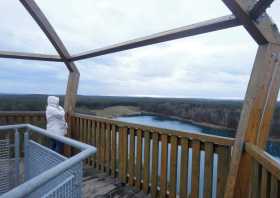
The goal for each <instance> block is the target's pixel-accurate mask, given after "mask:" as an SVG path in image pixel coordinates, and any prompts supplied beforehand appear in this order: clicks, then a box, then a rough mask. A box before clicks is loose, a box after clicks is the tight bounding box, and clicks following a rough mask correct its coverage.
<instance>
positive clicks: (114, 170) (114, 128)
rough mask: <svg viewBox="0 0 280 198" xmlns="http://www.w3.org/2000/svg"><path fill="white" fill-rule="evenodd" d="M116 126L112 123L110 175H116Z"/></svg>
mask: <svg viewBox="0 0 280 198" xmlns="http://www.w3.org/2000/svg"><path fill="white" fill-rule="evenodd" d="M116 133H117V132H116V126H115V125H112V154H111V158H112V160H111V169H112V176H113V177H115V176H116V150H117V138H116Z"/></svg>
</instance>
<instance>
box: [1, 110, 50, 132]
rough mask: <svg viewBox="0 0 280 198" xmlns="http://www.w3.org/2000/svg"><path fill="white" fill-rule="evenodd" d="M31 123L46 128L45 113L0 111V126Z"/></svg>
mask: <svg viewBox="0 0 280 198" xmlns="http://www.w3.org/2000/svg"><path fill="white" fill-rule="evenodd" d="M20 123H29V124H33V125H36V126H40V127H43V128H45V126H46V118H45V112H44V111H0V125H7V124H20Z"/></svg>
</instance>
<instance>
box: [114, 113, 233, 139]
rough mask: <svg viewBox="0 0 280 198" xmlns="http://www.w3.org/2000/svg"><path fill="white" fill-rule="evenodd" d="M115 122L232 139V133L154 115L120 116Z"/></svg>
mask: <svg viewBox="0 0 280 198" xmlns="http://www.w3.org/2000/svg"><path fill="white" fill-rule="evenodd" d="M116 119H117V120H120V121H124V122H131V123H135V124H143V125H148V126H154V127H160V128H166V129H175V130H179V131H187V132H193V133H197V132H199V133H207V134H212V135H219V136H225V137H234V132H232V131H227V130H218V129H212V128H207V127H203V126H200V125H195V124H192V123H190V122H183V121H180V120H177V119H172V118H167V117H163V116H154V115H137V116H121V117H117V118H116Z"/></svg>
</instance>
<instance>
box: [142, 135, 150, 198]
mask: <svg viewBox="0 0 280 198" xmlns="http://www.w3.org/2000/svg"><path fill="white" fill-rule="evenodd" d="M149 184H150V132H148V131H145V132H144V166H143V192H144V193H148V191H149Z"/></svg>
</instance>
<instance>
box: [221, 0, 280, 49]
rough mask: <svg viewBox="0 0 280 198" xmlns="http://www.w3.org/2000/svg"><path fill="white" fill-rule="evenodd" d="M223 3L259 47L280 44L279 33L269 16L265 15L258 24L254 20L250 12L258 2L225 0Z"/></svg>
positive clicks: (253, 0)
mask: <svg viewBox="0 0 280 198" xmlns="http://www.w3.org/2000/svg"><path fill="white" fill-rule="evenodd" d="M223 2H224V3H225V4H226V6H227V7H228V8H229V9H230V10H231V11H232V13H233V14H234V15H235V16H236V17H237V18H238V19H239V20H240V21H241V23H242V24H243V26H244V27H245V29H246V30H247V31H248V33H249V34H250V35H251V36H252V37H253V38H254V39H255V41H256V42H257V43H258V44H259V45H265V44H267V43H278V44H279V43H280V36H279V32H278V30H277V28H274V26H275V24H274V23H273V22H272V21H271V19H270V18H269V16H268V15H267V14H264V15H263V16H262V17H261V19H260V20H258V22H257V23H256V22H255V21H253V20H252V18H251V16H250V12H249V10H251V8H252V7H253V6H254V5H255V3H256V2H257V1H256V0H250V1H248V0H247V1H244V0H223Z"/></svg>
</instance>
